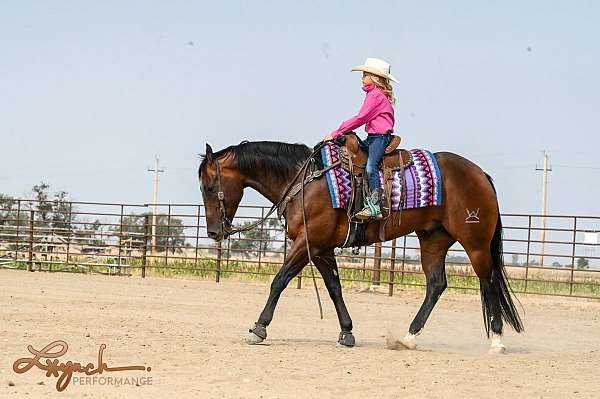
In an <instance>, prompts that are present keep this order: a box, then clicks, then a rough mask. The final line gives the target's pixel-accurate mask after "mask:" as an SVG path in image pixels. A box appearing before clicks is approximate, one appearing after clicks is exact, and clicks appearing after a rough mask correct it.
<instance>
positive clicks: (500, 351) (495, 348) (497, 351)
mask: <svg viewBox="0 0 600 399" xmlns="http://www.w3.org/2000/svg"><path fill="white" fill-rule="evenodd" d="M488 353H490V354H492V355H504V354H505V353H506V346H504V345H503V344H496V345H492V346H490V350H489V351H488Z"/></svg>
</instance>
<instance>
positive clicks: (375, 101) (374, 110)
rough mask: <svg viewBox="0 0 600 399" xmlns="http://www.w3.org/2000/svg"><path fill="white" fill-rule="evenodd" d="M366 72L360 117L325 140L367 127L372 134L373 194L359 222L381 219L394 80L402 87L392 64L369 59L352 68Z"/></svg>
mask: <svg viewBox="0 0 600 399" xmlns="http://www.w3.org/2000/svg"><path fill="white" fill-rule="evenodd" d="M352 70H353V71H362V72H363V77H362V83H363V87H362V88H363V90H364V91H365V92H367V95H366V97H365V102H364V103H363V105H362V107H361V108H360V111H358V114H357V115H356V116H354V117H352V118H350V119H348V120H347V121H345V122H343V123H342V124H341V125H340V127H338V128H337V129H336V130H334V131H333V132H331V133H330V134H328V135H327V136H325V138H324V140H325V141H328V140H334V139H336V138H337V137H339V136H341V135H343V134H345V133H348V132H351V131H352V130H354V129H356V128H358V127H360V126H362V125H365V131H366V132H367V134H368V137H367V139H366V140H364V141H363V143H364V144H365V145H367V146H368V148H369V150H368V152H369V156H368V159H367V165H366V172H367V178H368V181H369V193H368V195H367V196H366V197H365V206H364V209H363V210H362V211H360V212H358V213H357V214H356V217H357V218H359V219H381V218H382V217H383V215H382V214H381V207H380V199H381V197H382V194H383V190H382V189H381V183H380V181H379V165H380V163H381V160H382V158H383V155H384V152H385V149H386V147H387V146H388V144H389V143H390V141H391V139H392V133H393V131H394V108H393V104H394V103H395V101H396V100H395V98H394V93H393V89H392V85H391V83H390V80H393V81H394V82H396V83H398V81H397V80H396V78H395V77H393V76H392V75H391V74H390V64H388V63H387V62H385V61H383V60H380V59H378V58H367V61H366V62H365V64H364V65H360V66H357V67H354V68H352Z"/></svg>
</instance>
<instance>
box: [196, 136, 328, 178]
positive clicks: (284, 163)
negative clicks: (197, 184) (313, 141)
mask: <svg viewBox="0 0 600 399" xmlns="http://www.w3.org/2000/svg"><path fill="white" fill-rule="evenodd" d="M311 153H312V149H311V148H310V147H308V146H306V145H304V144H289V143H281V142H277V141H242V142H241V143H240V144H238V145H232V146H229V147H227V148H225V149H222V150H220V151H217V152H215V153H213V159H218V158H220V157H221V156H224V155H226V154H233V156H234V159H235V163H236V167H237V168H238V169H239V170H240V172H242V173H244V174H246V175H247V176H253V177H260V176H267V175H270V176H275V177H277V178H278V179H280V180H282V181H285V180H288V179H290V178H292V177H293V175H294V174H295V173H296V172H297V171H298V168H299V167H300V166H301V164H302V163H303V162H304V161H305V160H306V159H307V158H308V157H309V156H310V154H311ZM315 158H317V159H318V160H320V158H321V157H320V156H317V157H315ZM207 162H208V161H207V159H206V156H203V157H202V163H201V164H200V171H202V169H203V168H204V166H205V165H206V163H207Z"/></svg>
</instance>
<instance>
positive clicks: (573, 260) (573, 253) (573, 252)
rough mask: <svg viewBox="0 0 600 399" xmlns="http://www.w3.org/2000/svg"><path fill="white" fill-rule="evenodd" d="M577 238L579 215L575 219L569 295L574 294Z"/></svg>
mask: <svg viewBox="0 0 600 399" xmlns="http://www.w3.org/2000/svg"><path fill="white" fill-rule="evenodd" d="M576 240H577V216H576V217H575V218H574V219H573V248H572V250H571V283H570V288H569V295H573V274H574V273H575V241H576Z"/></svg>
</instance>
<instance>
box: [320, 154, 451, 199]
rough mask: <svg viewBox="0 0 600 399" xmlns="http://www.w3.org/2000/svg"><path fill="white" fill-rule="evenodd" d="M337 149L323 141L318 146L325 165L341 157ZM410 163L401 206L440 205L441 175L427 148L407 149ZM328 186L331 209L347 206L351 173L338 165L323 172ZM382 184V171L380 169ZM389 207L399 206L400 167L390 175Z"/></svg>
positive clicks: (350, 187) (400, 195) (400, 192)
mask: <svg viewBox="0 0 600 399" xmlns="http://www.w3.org/2000/svg"><path fill="white" fill-rule="evenodd" d="M339 151H340V148H339V145H337V144H335V143H331V142H329V143H326V145H325V146H323V148H321V158H322V160H323V165H324V166H325V167H327V166H329V165H332V164H334V163H335V162H337V161H338V160H339V159H340V153H339ZM410 153H411V155H412V162H411V164H410V166H408V167H407V168H405V169H404V175H405V177H406V187H405V188H404V190H405V191H406V195H405V196H404V198H403V201H402V209H413V208H424V207H427V206H440V205H441V204H442V176H441V175H440V169H439V167H438V164H437V160H436V159H435V157H434V156H433V154H432V153H431V152H430V151H428V150H422V149H415V150H410ZM326 177H327V185H328V186H329V195H330V197H331V204H332V205H333V207H334V208H343V209H347V207H348V205H349V203H350V200H351V195H352V186H351V184H352V181H351V179H350V172H349V171H348V170H346V169H344V168H342V167H341V166H337V167H334V168H332V169H330V170H329V171H328V172H327V173H326ZM379 177H380V179H381V182H382V185H383V172H381V171H379ZM392 178H393V181H392V195H391V197H392V198H391V199H392V204H391V206H392V210H393V211H397V210H399V209H400V200H401V198H402V187H401V183H402V179H400V170H396V171H394V173H393V175H392Z"/></svg>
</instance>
